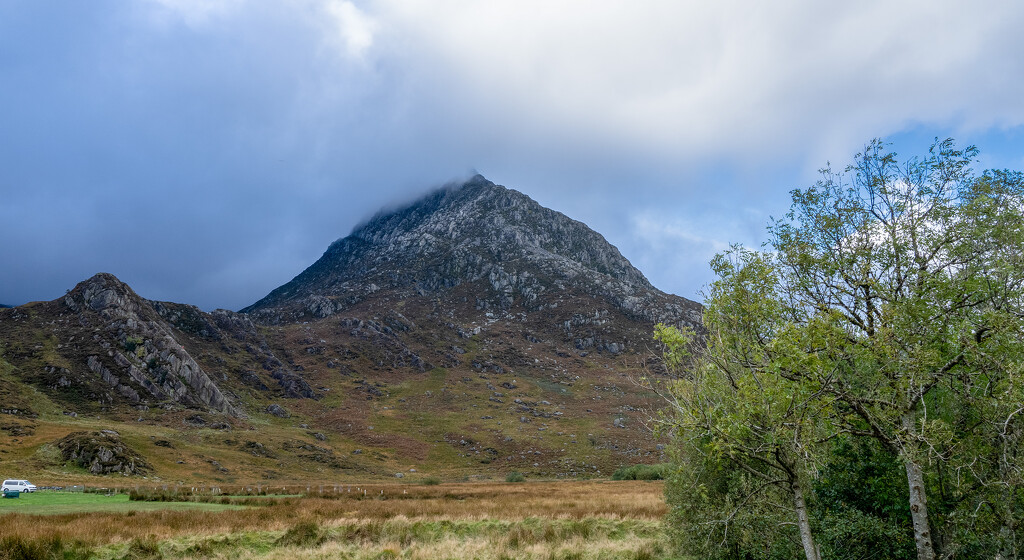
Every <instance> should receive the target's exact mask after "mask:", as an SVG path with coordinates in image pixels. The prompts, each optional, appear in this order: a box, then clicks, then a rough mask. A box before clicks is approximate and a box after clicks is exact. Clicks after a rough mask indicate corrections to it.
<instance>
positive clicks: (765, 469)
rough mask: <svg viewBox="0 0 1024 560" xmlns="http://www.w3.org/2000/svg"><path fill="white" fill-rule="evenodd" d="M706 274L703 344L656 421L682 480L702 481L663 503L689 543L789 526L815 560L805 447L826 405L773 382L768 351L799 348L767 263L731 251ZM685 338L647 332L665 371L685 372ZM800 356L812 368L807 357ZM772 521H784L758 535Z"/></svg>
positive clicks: (666, 331)
mask: <svg viewBox="0 0 1024 560" xmlns="http://www.w3.org/2000/svg"><path fill="white" fill-rule="evenodd" d="M712 268H713V269H714V270H715V272H716V273H717V274H718V276H719V280H718V281H716V282H714V283H713V284H712V285H711V288H710V293H709V295H708V298H707V300H706V302H705V310H704V325H705V328H706V329H707V332H708V336H707V338H706V339H705V340H704V346H703V348H702V349H701V350H700V352H699V354H698V360H697V362H696V365H695V367H693V368H692V369H691V370H690V372H689V373H688V374H687V375H684V376H681V377H679V378H678V379H677V380H676V381H675V382H673V383H672V384H671V385H670V386H669V390H668V391H667V393H666V397H667V399H668V402H669V403H670V407H669V413H668V414H667V415H666V416H663V417H662V419H663V427H667V428H668V429H669V430H671V431H672V432H673V433H674V435H675V440H676V441H677V442H679V443H680V444H681V445H680V446H679V448H678V449H677V452H678V453H677V455H676V458H677V460H678V461H680V462H682V463H686V464H687V465H688V466H689V467H690V468H688V469H687V474H691V475H692V474H693V473H701V474H703V475H704V476H703V477H700V476H698V477H696V478H695V479H691V480H689V481H685V482H683V483H682V485H680V484H675V485H671V484H670V486H674V488H675V489H676V492H675V493H673V494H672V495H670V499H669V501H670V502H671V503H672V504H673V506H675V507H676V508H677V509H678V510H679V511H680V512H682V513H684V514H685V515H684V516H682V517H680V520H681V521H682V522H683V525H684V526H685V528H684V534H686V533H689V536H690V539H689V540H690V542H696V543H698V544H702V545H714V546H717V547H719V548H724V549H725V550H730V549H735V548H737V547H741V546H743V545H742V541H743V539H742V536H743V534H742V533H741V532H740V531H739V530H738V527H744V526H746V527H747V528H749V527H750V526H751V525H752V523H751V521H752V519H751V517H759V518H760V519H759V520H758V521H759V523H757V526H759V527H760V529H759V531H758V534H757V537H758V539H759V540H761V541H765V540H768V539H766V537H767V535H768V534H774V533H777V532H778V528H779V527H786V526H795V527H796V528H797V530H798V531H797V532H798V538H799V543H800V548H802V549H803V552H804V555H805V557H806V558H807V559H808V560H820V558H821V556H820V553H819V550H818V546H817V544H816V543H815V540H814V536H813V533H812V531H811V526H810V514H809V511H808V506H807V496H808V493H809V488H810V476H809V474H808V473H809V472H811V471H812V469H811V468H810V466H811V465H812V464H813V463H814V457H813V454H812V453H811V451H812V444H813V441H814V440H815V439H816V438H821V437H823V432H824V431H826V430H827V429H828V427H827V426H826V420H827V415H825V414H822V411H821V410H819V409H821V408H828V407H829V406H830V405H829V399H828V398H826V397H824V396H823V395H821V394H814V389H813V387H812V386H811V385H810V384H807V383H799V382H796V381H794V380H791V379H788V378H786V377H785V376H782V375H779V374H778V371H777V369H778V363H779V360H778V359H777V356H776V348H775V347H776V346H783V347H788V346H789V345H792V344H799V343H798V342H796V341H794V340H792V339H791V337H792V336H800V335H801V333H800V332H799V331H796V330H793V329H791V328H789V325H790V324H791V321H792V317H791V316H790V312H791V311H792V310H791V309H789V308H788V307H787V305H786V303H785V302H784V301H782V300H780V299H779V297H778V296H779V294H778V293H776V291H775V289H776V287H777V286H778V284H779V278H778V276H777V271H776V270H775V268H774V267H773V265H772V263H771V261H770V259H768V258H765V256H763V255H760V254H758V253H755V252H752V251H746V250H743V249H741V248H738V247H736V248H734V249H733V250H732V251H730V252H728V253H726V254H723V255H719V256H718V257H716V258H715V260H714V261H712ZM691 334H692V333H683V332H680V331H679V330H677V329H675V328H674V327H666V326H664V325H658V326H657V327H656V328H655V339H657V340H658V341H659V342H661V343H662V345H663V348H664V351H663V356H664V361H665V363H666V365H667V366H668V367H669V368H670V369H673V370H677V369H679V368H680V367H681V366H682V365H683V364H684V363H685V358H686V357H687V355H688V354H689V348H690V338H691V336H690V335H691ZM800 356H801V358H802V359H804V360H805V361H808V360H809V361H812V362H813V361H814V356H813V355H810V354H806V353H803V354H800ZM791 365H792V362H791ZM804 367H815V366H814V365H813V364H805V366H804ZM687 490H688V491H687ZM755 503H756V504H757V505H758V506H759V507H757V508H755V507H754V504H755ZM766 506H767V507H766ZM766 510H767V511H766ZM771 510H775V511H774V512H773V511H771ZM751 511H756V515H755V516H751V515H749V513H751ZM778 511H783V512H785V511H788V512H789V514H788V515H783V516H782V517H781V518H780V519H779V520H778V521H777V522H775V523H771V522H769V523H768V524H767V525H768V526H764V525H765V521H766V520H767V519H770V518H774V517H778V515H777V512H778ZM781 540H785V538H783V539H781ZM782 546H784V545H782ZM777 548H778V546H770V547H768V549H769V550H770V549H777ZM704 552H705V555H707V554H709V551H708V550H704ZM748 553H749V551H748Z"/></svg>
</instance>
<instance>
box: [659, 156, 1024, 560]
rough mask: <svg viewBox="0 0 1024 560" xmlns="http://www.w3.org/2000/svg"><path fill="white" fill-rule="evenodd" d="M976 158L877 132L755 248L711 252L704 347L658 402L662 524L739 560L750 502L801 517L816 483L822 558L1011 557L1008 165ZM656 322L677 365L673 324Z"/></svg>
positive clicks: (1020, 222)
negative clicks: (663, 445) (902, 152)
mask: <svg viewBox="0 0 1024 560" xmlns="http://www.w3.org/2000/svg"><path fill="white" fill-rule="evenodd" d="M976 155H977V150H976V149H974V148H973V147H969V148H966V149H962V150H961V149H957V148H956V146H955V145H954V144H953V142H952V141H951V140H946V141H941V142H939V141H937V142H936V143H935V144H934V145H933V146H932V147H931V149H930V150H929V155H928V156H927V157H925V158H922V159H913V160H910V161H908V162H905V163H900V162H898V161H897V159H896V157H895V154H891V153H888V152H887V151H886V147H885V145H884V144H883V143H882V142H880V141H874V142H872V143H870V144H869V145H868V146H867V147H866V148H865V150H864V152H863V153H861V154H858V155H857V156H856V157H855V160H854V163H853V164H852V165H851V166H849V167H848V168H847V169H846V171H845V172H834V171H833V170H832V169H830V168H826V169H824V170H822V172H821V173H822V178H821V180H820V181H818V182H817V183H816V184H815V185H813V186H812V187H810V188H808V189H805V190H794V191H793V192H792V196H793V205H792V207H791V210H790V212H789V213H787V214H786V215H785V216H784V217H783V218H782V219H780V220H775V221H774V222H773V223H772V224H771V225H770V227H769V233H770V235H771V242H770V245H771V247H770V249H769V250H768V251H764V252H758V251H750V250H747V249H743V248H742V247H732V248H731V249H730V250H729V251H726V252H725V253H723V254H721V255H718V256H716V257H715V259H714V260H713V261H712V262H711V266H712V269H713V270H714V272H715V273H716V274H717V276H718V280H717V281H715V282H714V283H713V284H712V285H711V287H710V289H709V293H708V298H707V302H706V305H705V310H704V325H705V327H706V328H707V338H706V346H705V348H703V349H702V350H701V351H700V352H699V354H698V355H697V356H696V358H695V360H694V361H695V365H694V367H693V369H692V371H688V372H686V373H685V374H684V375H681V376H680V378H679V380H678V381H676V382H675V383H674V384H672V385H671V386H669V388H668V392H667V397H668V399H669V402H670V403H671V406H670V407H669V410H668V412H667V413H666V415H665V416H664V417H663V429H664V430H665V431H666V432H668V433H670V434H673V435H674V437H675V442H676V447H677V449H676V456H677V461H678V463H679V465H680V466H679V468H680V472H683V473H685V475H684V476H682V477H680V478H678V479H674V480H673V481H671V482H670V484H669V490H668V492H669V493H668V496H669V500H670V503H671V504H672V505H673V508H674V510H673V511H674V514H673V515H674V516H675V520H674V522H675V524H676V529H677V531H676V532H677V534H681V535H689V534H691V533H694V532H696V533H699V535H697V536H701V535H702V536H703V537H704V538H705V540H706V541H707V542H718V543H720V546H722V547H726V548H729V549H730V550H732V552H730V553H729V554H734V553H735V554H734V555H737V554H738V555H748V556H754V557H756V556H757V555H758V554H761V553H759V552H758V553H755V552H754V551H755V550H762V551H763V550H767V549H769V548H771V547H773V546H774V545H773V544H772V543H776V542H781V541H780V540H778V539H776V535H778V534H779V533H780V531H779V530H777V529H772V528H771V527H770V526H768V527H761V526H759V525H758V523H759V519H758V517H757V516H755V517H749V514H750V512H752V511H758V508H763V506H764V505H765V504H772V505H773V506H774V509H771V511H763V512H761V513H762V514H763V515H766V516H767V517H766V519H771V518H774V519H775V524H776V525H778V524H779V523H792V522H793V521H794V517H799V516H791V515H786V514H784V513H782V512H783V511H784V510H783V509H782V508H785V507H786V504H785V502H786V497H787V496H786V494H787V493H788V494H789V496H790V497H792V498H793V499H794V502H793V503H794V504H795V509H794V510H793V511H794V512H797V513H799V512H800V511H802V507H803V506H801V504H800V496H801V494H803V493H806V490H807V489H808V488H813V493H812V494H813V495H811V496H808V500H807V502H808V508H807V509H809V510H810V511H811V513H812V517H813V518H814V519H815V523H814V527H813V529H814V530H816V531H817V533H818V535H817V536H818V538H819V540H820V544H821V545H822V546H821V548H822V549H823V550H824V551H826V552H828V553H829V554H826V556H830V557H843V558H845V557H863V556H867V557H884V558H902V557H906V555H907V554H908V551H912V550H916V551H917V554H918V557H920V558H932V557H934V550H935V549H936V547H938V548H939V549H940V550H939V553H940V554H941V555H942V556H943V557H949V558H958V557H960V558H967V557H979V555H980V556H997V555H1001V556H1004V557H1017V556H1019V554H1020V549H1019V547H1018V545H1017V544H1015V543H1016V542H1017V541H1018V540H1019V539H1018V538H1017V537H1016V536H1015V535H1016V526H1017V525H1018V524H1019V519H1020V518H1021V516H1022V515H1024V509H1022V508H1020V507H1019V503H1020V501H1021V500H1020V498H1019V496H1020V494H1021V488H1022V486H1021V483H1022V482H1024V476H1022V472H1021V468H1020V467H1019V466H1017V462H1016V460H1015V459H1012V458H1013V457H1017V456H1018V454H1019V452H1020V444H1021V432H1022V426H1021V416H1022V414H1021V412H1022V409H1021V408H1020V402H1021V401H1022V400H1024V384H1022V381H1021V379H1020V375H1021V373H1022V372H1024V367H1022V365H1024V346H1022V345H1021V344H1020V340H1021V338H1022V336H1024V249H1022V248H1024V175H1022V174H1021V173H1018V172H1009V171H1001V172H986V173H984V174H983V175H981V176H975V175H974V174H973V172H972V171H971V164H972V162H973V160H974V158H975V157H976ZM655 337H656V338H657V339H658V340H659V341H661V342H662V344H663V348H662V349H663V353H664V354H665V360H664V361H665V363H666V364H668V365H670V366H673V367H677V368H678V367H680V366H681V365H682V364H684V363H685V362H684V360H685V359H686V355H685V354H684V349H687V348H688V346H687V345H686V344H685V338H686V337H685V335H684V334H683V333H681V332H676V331H673V330H672V328H671V327H661V326H659V328H658V329H656V332H655ZM851 437H852V438H868V439H870V440H872V442H873V443H871V444H864V443H863V442H857V443H856V444H853V443H850V442H849V441H848V440H847V439H846V438H851ZM844 445H852V447H843V446H844ZM853 449H856V450H857V451H858V452H859V453H864V455H863V456H857V455H854V454H853V453H852V451H851V450H853ZM901 477H902V482H901V483H898V482H897V481H898V480H899V479H900V478H901ZM815 479H817V480H816V481H815ZM759 480H760V481H762V483H760V484H759V483H758V481H759ZM810 482H814V484H809V483H810ZM908 483H909V486H910V487H911V488H916V489H917V490H915V491H914V492H911V493H909V495H908V492H907V488H908ZM787 488H788V492H787V491H786V490H787ZM897 496H900V498H901V499H897ZM787 517H788V519H787ZM741 520H742V521H741ZM908 523H909V524H908ZM769 525H771V523H769ZM751 527H756V528H757V529H756V530H755V531H754V533H749V534H752V535H753V537H754V540H751V541H747V540H745V534H748V533H745V531H747V530H748V529H749V528H751ZM801 527H802V528H803V529H804V530H803V531H802V534H801V536H802V537H803V538H804V541H805V543H806V541H807V539H808V534H809V533H810V532H811V530H810V528H808V527H807V524H802V525H801ZM908 531H909V532H908ZM696 533H694V534H696ZM908 535H909V537H913V538H914V539H916V542H915V543H914V545H915V546H914V547H913V549H910V548H908V546H909V545H908V542H909V541H908ZM695 538H696V537H695ZM804 548H805V553H806V554H807V557H808V558H812V557H816V553H814V552H813V549H814V547H813V546H806V545H805V547H804ZM858 555H861V556H858Z"/></svg>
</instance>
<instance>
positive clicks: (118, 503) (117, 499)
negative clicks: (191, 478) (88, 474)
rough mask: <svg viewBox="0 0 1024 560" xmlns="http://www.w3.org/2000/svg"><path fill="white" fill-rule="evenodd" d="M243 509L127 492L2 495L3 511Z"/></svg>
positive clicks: (36, 512) (0, 504) (1, 511)
mask: <svg viewBox="0 0 1024 560" xmlns="http://www.w3.org/2000/svg"><path fill="white" fill-rule="evenodd" d="M229 509H243V506H232V505H224V504H206V503H196V502H131V501H128V495H127V494H115V495H113V496H106V495H104V494H85V493H77V492H35V493H32V494H22V495H21V497H20V498H6V499H0V515H3V514H5V513H27V514H31V515H58V514H64V513H87V512H100V511H102V512H121V513H123V512H128V511H153V510H199V511H224V510H229Z"/></svg>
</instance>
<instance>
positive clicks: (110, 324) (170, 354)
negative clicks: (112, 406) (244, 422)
mask: <svg viewBox="0 0 1024 560" xmlns="http://www.w3.org/2000/svg"><path fill="white" fill-rule="evenodd" d="M63 303H64V305H65V306H66V307H67V309H68V310H70V311H72V312H74V313H78V314H81V315H92V316H98V319H99V321H98V322H99V323H100V327H99V329H97V331H98V332H97V334H94V335H93V337H94V339H95V340H96V342H98V343H99V345H100V347H101V348H102V349H103V350H105V352H103V353H96V354H92V355H89V356H88V357H87V360H86V367H87V368H88V369H89V371H91V372H93V373H94V374H96V375H97V376H99V377H100V378H101V379H102V380H103V382H104V383H106V384H107V385H109V386H110V387H111V388H113V389H114V390H116V391H117V392H118V393H119V394H121V395H122V396H123V397H124V398H126V399H128V400H129V401H130V402H132V403H136V404H137V403H139V402H141V401H142V400H143V397H142V394H146V395H148V397H151V398H153V399H156V400H157V401H172V402H175V403H180V404H183V405H186V406H190V407H202V408H207V409H210V410H213V411H216V412H222V413H225V414H230V415H236V416H237V415H238V414H239V411H238V410H237V409H236V408H235V407H234V406H233V405H232V404H231V403H230V402H228V399H227V398H226V397H225V396H224V393H223V392H221V390H220V387H218V385H217V384H216V383H215V382H214V381H213V379H212V378H211V377H210V375H209V374H207V372H206V371H204V370H203V368H202V367H200V366H199V364H198V363H197V362H196V360H195V359H194V358H193V357H192V356H191V355H190V354H189V353H188V351H186V350H185V347H184V346H183V345H182V344H181V343H180V342H179V341H178V340H177V339H176V338H175V336H174V332H173V331H172V329H171V328H169V327H168V325H167V323H166V321H165V320H163V318H162V317H161V314H160V312H159V310H160V309H163V310H164V311H165V312H166V311H167V310H166V307H167V305H176V304H159V303H157V304H153V303H151V302H148V301H146V300H144V299H142V298H140V297H139V296H138V295H136V294H135V292H134V291H132V289H131V288H129V287H128V286H127V285H126V284H124V283H123V282H121V281H120V280H118V279H117V278H115V277H114V276H113V275H111V274H105V273H101V274H97V275H95V276H93V277H92V278H90V279H88V280H86V281H84V282H81V283H80V284H78V286H76V287H75V289H74V290H71V292H69V293H68V294H67V295H66V296H65V297H64V299H63ZM177 307H178V308H185V309H187V310H190V311H194V314H193V315H191V316H190V317H191V319H190V323H191V322H195V321H198V320H202V323H201V324H202V325H207V326H209V330H208V331H207V330H204V331H202V332H215V329H214V327H213V326H212V325H209V321H206V320H205V319H202V317H203V316H204V315H205V314H202V313H201V312H199V311H198V310H197V309H195V308H194V307H192V306H177ZM179 315H180V313H179ZM197 318H198V319H197ZM100 333H102V334H100Z"/></svg>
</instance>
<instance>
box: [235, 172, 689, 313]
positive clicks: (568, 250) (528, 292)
mask: <svg viewBox="0 0 1024 560" xmlns="http://www.w3.org/2000/svg"><path fill="white" fill-rule="evenodd" d="M467 284H474V285H479V287H480V289H479V290H475V291H474V293H475V296H474V297H475V298H476V299H477V300H478V302H477V307H478V308H479V309H489V308H497V309H502V310H509V309H513V308H520V309H523V310H526V311H531V310H532V311H537V310H540V309H543V308H544V307H545V306H547V305H551V304H552V303H553V298H554V299H557V298H558V297H559V295H560V294H564V293H565V292H566V291H567V290H575V291H578V292H581V293H585V294H589V295H592V296H594V297H598V298H601V299H604V300H607V301H609V302H610V303H611V304H612V305H614V306H615V307H618V308H620V309H622V310H624V311H626V312H628V313H631V314H634V315H636V316H638V317H640V318H643V319H645V320H650V321H659V320H667V321H670V322H678V321H679V320H680V319H681V318H682V316H683V315H687V316H689V315H694V317H688V319H696V318H697V316H696V315H695V314H694V313H687V311H693V310H695V309H697V308H698V307H699V306H697V305H696V304H694V303H693V302H689V301H688V300H684V299H683V298H677V297H670V296H667V294H664V293H662V292H660V291H658V290H657V289H655V288H654V287H653V286H651V284H650V282H648V281H647V279H646V278H645V277H644V275H643V274H642V273H641V272H640V271H639V270H637V269H636V268H635V267H633V266H632V265H631V264H630V263H629V261H628V260H627V259H626V258H625V257H623V256H622V254H621V253H620V252H619V250H618V249H617V248H615V247H614V246H613V245H611V244H610V243H608V241H607V240H605V239H604V237H603V236H601V235H600V234H599V233H597V232H595V231H593V230H592V229H590V228H589V227H587V226H586V224H583V223H582V222H579V221H576V220H573V219H571V218H569V217H567V216H565V215H564V214H562V213H560V212H556V211H554V210H551V209H548V208H545V207H543V206H541V205H540V204H538V203H537V202H536V201H534V200H533V199H531V198H530V197H528V196H526V195H524V194H522V193H520V192H518V191H515V190H512V189H508V188H506V187H503V186H500V185H496V184H494V183H493V182H491V181H488V180H487V179H485V178H484V177H483V176H480V175H477V176H475V177H473V178H471V179H469V180H468V181H466V182H464V183H460V184H452V185H447V186H445V187H443V188H440V189H438V190H435V191H433V192H431V193H430V194H428V195H426V196H424V197H423V198H421V199H419V200H417V201H415V202H414V203H412V204H409V205H407V206H404V207H401V208H397V209H393V210H389V211H386V212H382V213H379V214H377V215H376V216H374V217H373V218H371V219H370V220H368V221H367V222H365V223H363V224H361V225H360V226H358V227H356V229H355V230H354V231H353V232H352V233H351V234H350V235H349V236H347V237H345V238H343V239H339V240H338V241H335V242H334V243H332V244H331V246H330V247H329V248H328V249H327V251H326V252H325V253H324V255H323V256H322V257H321V258H320V259H319V260H318V261H317V262H316V263H314V264H313V265H312V266H310V267H309V268H308V269H306V270H305V271H304V272H302V273H301V274H299V275H298V276H297V277H295V278H294V279H293V280H292V281H290V282H288V283H287V284H285V285H284V286H281V287H280V288H278V289H276V290H274V291H273V292H271V293H270V294H269V295H268V296H267V297H265V298H263V299H261V300H260V301H258V302H257V303H255V304H254V305H252V306H250V307H248V308H246V309H245V310H243V311H246V312H257V314H258V315H261V316H274V317H275V318H276V319H281V318H284V319H287V318H288V317H293V318H295V317H298V316H302V315H305V314H307V313H309V314H312V315H314V316H318V317H325V316H328V315H331V314H333V313H335V312H338V311H340V310H342V309H345V308H348V307H350V306H351V305H354V304H357V303H359V302H361V301H364V300H366V299H367V298H371V297H374V294H376V293H377V292H380V291H397V292H400V294H397V295H398V297H407V296H409V297H411V296H414V295H419V296H428V295H430V296H432V297H438V296H443V295H445V294H450V293H451V292H452V290H453V289H455V288H457V287H459V286H464V285H467ZM687 307H690V308H692V309H690V310H686V309H684V308H687Z"/></svg>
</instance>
